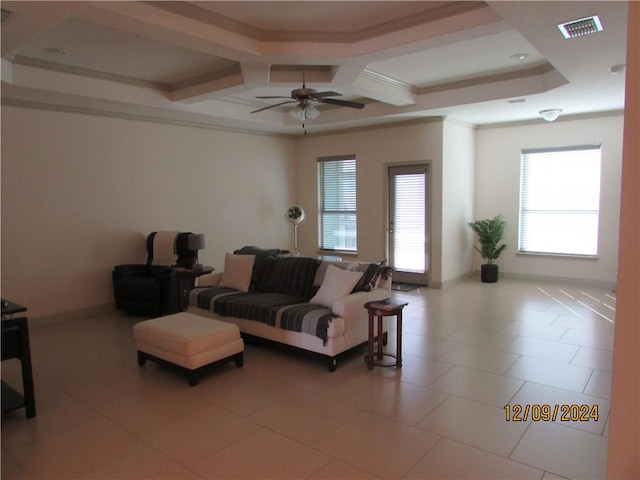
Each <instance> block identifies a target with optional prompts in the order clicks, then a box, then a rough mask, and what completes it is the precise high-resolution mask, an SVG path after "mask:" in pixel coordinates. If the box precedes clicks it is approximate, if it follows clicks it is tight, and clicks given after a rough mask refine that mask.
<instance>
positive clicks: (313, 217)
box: [296, 119, 443, 281]
mask: <svg viewBox="0 0 640 480" xmlns="http://www.w3.org/2000/svg"><path fill="white" fill-rule="evenodd" d="M442 139H443V127H442V122H441V121H440V119H437V120H433V121H429V122H425V123H421V124H417V125H405V126H398V127H387V128H377V129H369V130H367V131H361V132H350V133H343V134H333V135H326V136H324V135H323V136H313V137H306V138H302V139H300V140H298V141H297V142H296V161H297V180H298V181H297V185H298V187H297V188H298V190H297V198H298V203H299V204H300V205H301V206H302V207H303V208H304V209H305V211H306V212H307V221H306V223H305V224H304V225H303V226H302V227H300V228H299V230H298V235H299V244H300V245H299V250H300V251H301V252H302V253H303V254H305V255H316V254H317V253H318V215H317V204H318V201H317V195H318V189H317V180H316V175H317V173H316V168H317V167H316V163H317V159H318V158H319V157H325V156H332V155H346V154H355V155H356V158H357V188H358V205H357V208H358V255H357V257H354V258H357V259H360V260H376V259H382V258H385V257H386V256H387V252H386V228H387V211H386V210H387V195H388V190H387V170H388V167H389V166H391V165H407V164H416V163H428V164H429V170H430V172H429V173H430V177H431V181H430V187H431V194H430V195H429V197H430V200H431V203H432V209H433V211H435V212H441V211H442ZM430 236H431V254H430V257H431V262H432V270H433V272H432V275H434V277H432V278H435V279H437V280H438V281H440V278H441V274H442V268H441V265H442V261H441V258H442V226H441V216H440V218H433V219H432V220H431V235H430ZM345 258H346V257H345Z"/></svg>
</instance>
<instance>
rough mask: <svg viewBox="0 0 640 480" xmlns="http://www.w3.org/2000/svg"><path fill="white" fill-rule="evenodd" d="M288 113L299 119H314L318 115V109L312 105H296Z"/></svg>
mask: <svg viewBox="0 0 640 480" xmlns="http://www.w3.org/2000/svg"><path fill="white" fill-rule="evenodd" d="M289 115H291V116H292V117H293V118H295V119H296V120H300V121H304V120H314V119H316V118H318V117H319V116H320V111H319V110H318V109H317V108H316V107H314V106H313V105H297V106H296V107H295V108H292V109H291V110H289Z"/></svg>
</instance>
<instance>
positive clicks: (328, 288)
mask: <svg viewBox="0 0 640 480" xmlns="http://www.w3.org/2000/svg"><path fill="white" fill-rule="evenodd" d="M361 277H362V272H350V271H348V270H343V269H341V268H338V267H335V266H333V265H329V266H328V267H327V272H326V273H325V275H324V280H322V285H320V290H318V293H316V294H315V295H314V297H313V298H312V299H311V300H309V303H313V304H314V305H322V306H323V307H327V308H331V307H332V305H333V302H334V300H336V299H338V298H340V297H344V296H345V295H349V294H350V293H351V290H353V287H355V286H356V283H358V280H360V278H361Z"/></svg>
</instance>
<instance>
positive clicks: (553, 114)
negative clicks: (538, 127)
mask: <svg viewBox="0 0 640 480" xmlns="http://www.w3.org/2000/svg"><path fill="white" fill-rule="evenodd" d="M538 113H539V114H540V116H541V117H542V118H544V119H545V120H546V121H547V122H553V121H554V120H556V119H557V118H558V117H559V116H560V114H561V113H562V109H561V108H549V109H547V110H540V111H539V112H538Z"/></svg>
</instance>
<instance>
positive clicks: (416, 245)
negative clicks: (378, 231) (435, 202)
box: [388, 165, 429, 285]
mask: <svg viewBox="0 0 640 480" xmlns="http://www.w3.org/2000/svg"><path fill="white" fill-rule="evenodd" d="M427 180H428V179H427V166H426V165H411V166H402V167H390V168H389V227H388V235H389V239H388V244H389V263H390V265H391V267H393V269H394V274H393V280H394V281H396V282H400V283H412V284H416V285H426V284H427V279H428V268H429V256H428V251H429V248H428V247H429V232H428V229H427V225H428V223H427V212H428V209H427V186H428V181H427Z"/></svg>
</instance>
